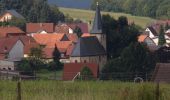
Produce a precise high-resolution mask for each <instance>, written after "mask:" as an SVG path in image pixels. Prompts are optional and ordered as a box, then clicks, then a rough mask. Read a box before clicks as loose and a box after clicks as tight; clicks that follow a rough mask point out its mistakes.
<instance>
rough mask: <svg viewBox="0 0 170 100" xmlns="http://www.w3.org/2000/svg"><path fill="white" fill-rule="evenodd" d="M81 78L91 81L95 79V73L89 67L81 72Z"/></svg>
mask: <svg viewBox="0 0 170 100" xmlns="http://www.w3.org/2000/svg"><path fill="white" fill-rule="evenodd" d="M80 75H81V76H80V77H81V79H83V80H91V79H93V72H92V71H91V69H90V68H89V67H87V66H85V67H83V68H82V70H81V72H80Z"/></svg>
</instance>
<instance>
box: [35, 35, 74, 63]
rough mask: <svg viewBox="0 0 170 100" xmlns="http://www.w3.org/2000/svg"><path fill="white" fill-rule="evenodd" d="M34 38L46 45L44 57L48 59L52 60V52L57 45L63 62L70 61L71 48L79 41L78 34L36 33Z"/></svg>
mask: <svg viewBox="0 0 170 100" xmlns="http://www.w3.org/2000/svg"><path fill="white" fill-rule="evenodd" d="M33 38H34V39H35V41H36V42H37V43H39V44H40V45H43V46H44V48H43V52H44V58H45V59H46V60H48V61H51V60H52V58H53V57H52V56H53V55H52V53H53V51H54V48H55V45H56V46H57V48H58V50H59V52H60V53H61V59H60V61H61V62H63V63H68V62H70V59H69V58H70V56H69V55H70V52H71V51H70V50H72V49H71V48H72V45H74V44H75V43H76V42H77V36H76V35H75V34H69V35H68V34H60V33H53V34H34V35H33ZM68 52H69V53H68Z"/></svg>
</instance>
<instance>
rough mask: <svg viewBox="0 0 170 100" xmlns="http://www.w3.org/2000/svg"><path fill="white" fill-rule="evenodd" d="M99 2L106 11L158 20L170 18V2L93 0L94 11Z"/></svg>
mask: <svg viewBox="0 0 170 100" xmlns="http://www.w3.org/2000/svg"><path fill="white" fill-rule="evenodd" d="M97 1H98V2H99V3H100V6H101V9H102V10H104V11H114V12H125V13H130V14H132V15H137V16H149V17H152V18H158V19H168V18H170V2H169V0H93V3H92V6H91V8H92V9H95V6H96V2H97Z"/></svg>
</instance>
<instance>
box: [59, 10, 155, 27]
mask: <svg viewBox="0 0 170 100" xmlns="http://www.w3.org/2000/svg"><path fill="white" fill-rule="evenodd" d="M59 9H60V11H61V12H63V13H64V14H65V15H67V14H69V15H70V16H71V17H73V18H74V19H81V20H83V21H85V22H89V21H93V18H94V11H91V10H81V9H73V8H63V7H60V8H59ZM102 14H110V15H111V16H113V17H114V18H115V19H117V18H118V17H119V16H126V17H127V18H128V20H129V21H130V22H135V24H137V25H139V26H141V27H142V28H145V27H146V25H147V24H149V23H151V22H154V21H156V20H155V19H151V18H149V17H139V16H132V15H130V14H125V13H113V12H102Z"/></svg>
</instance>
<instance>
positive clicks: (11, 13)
mask: <svg viewBox="0 0 170 100" xmlns="http://www.w3.org/2000/svg"><path fill="white" fill-rule="evenodd" d="M12 18H17V19H25V18H24V17H23V16H22V15H21V14H19V13H18V12H16V11H15V10H6V11H5V12H3V13H2V14H1V16H0V22H4V21H10V20H11V19H12Z"/></svg>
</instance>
